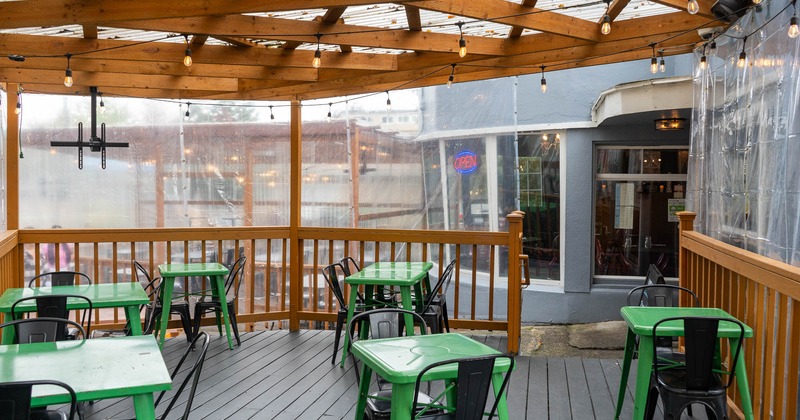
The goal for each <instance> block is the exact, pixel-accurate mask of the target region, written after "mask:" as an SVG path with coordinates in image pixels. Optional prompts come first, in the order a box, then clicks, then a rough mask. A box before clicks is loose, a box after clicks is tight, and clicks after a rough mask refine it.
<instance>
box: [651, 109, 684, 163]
mask: <svg viewBox="0 0 800 420" xmlns="http://www.w3.org/2000/svg"><path fill="white" fill-rule="evenodd" d="M655 122H656V130H658V131H664V130H683V129H684V128H686V118H659V119H657V120H655ZM645 162H647V161H646V160H645Z"/></svg>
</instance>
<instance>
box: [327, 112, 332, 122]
mask: <svg viewBox="0 0 800 420" xmlns="http://www.w3.org/2000/svg"><path fill="white" fill-rule="evenodd" d="M327 121H328V122H331V112H330V111H328V118H327Z"/></svg>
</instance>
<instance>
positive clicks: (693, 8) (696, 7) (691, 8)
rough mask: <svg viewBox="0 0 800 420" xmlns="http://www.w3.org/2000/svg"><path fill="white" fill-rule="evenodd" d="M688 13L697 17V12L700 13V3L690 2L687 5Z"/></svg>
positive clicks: (691, 0)
mask: <svg viewBox="0 0 800 420" xmlns="http://www.w3.org/2000/svg"><path fill="white" fill-rule="evenodd" d="M686 11H687V12H689V14H690V15H696V14H697V12H699V11H700V3H698V2H697V0H689V2H688V3H687V4H686Z"/></svg>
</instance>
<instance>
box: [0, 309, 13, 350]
mask: <svg viewBox="0 0 800 420" xmlns="http://www.w3.org/2000/svg"><path fill="white" fill-rule="evenodd" d="M6 317H8V319H6ZM6 321H11V314H8V315H6V314H5V313H0V324H2V323H4V322H6ZM13 342H14V328H3V337H2V339H0V344H11V343H13Z"/></svg>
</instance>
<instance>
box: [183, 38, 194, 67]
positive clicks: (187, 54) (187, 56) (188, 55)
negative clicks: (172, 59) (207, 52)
mask: <svg viewBox="0 0 800 420" xmlns="http://www.w3.org/2000/svg"><path fill="white" fill-rule="evenodd" d="M183 39H184V40H186V51H184V53H183V65H184V66H186V67H189V66H191V65H192V49H191V48H189V35H184V36H183Z"/></svg>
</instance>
